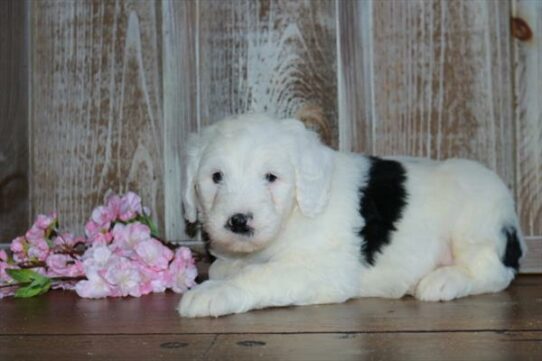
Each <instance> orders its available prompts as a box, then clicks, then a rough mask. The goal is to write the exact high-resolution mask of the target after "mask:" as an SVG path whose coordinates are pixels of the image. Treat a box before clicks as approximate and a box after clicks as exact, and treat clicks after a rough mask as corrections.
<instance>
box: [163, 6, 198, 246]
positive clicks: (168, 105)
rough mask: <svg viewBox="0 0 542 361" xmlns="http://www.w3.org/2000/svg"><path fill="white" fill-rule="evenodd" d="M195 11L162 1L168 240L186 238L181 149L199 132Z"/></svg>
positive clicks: (196, 20) (166, 233)
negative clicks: (189, 135)
mask: <svg viewBox="0 0 542 361" xmlns="http://www.w3.org/2000/svg"><path fill="white" fill-rule="evenodd" d="M197 25H198V9H197V3H196V2H195V1H173V0H163V1H162V36H163V71H164V74H163V88H164V167H165V169H164V193H165V196H166V197H165V200H164V208H165V209H164V222H165V237H166V239H168V240H181V239H184V238H186V236H185V233H184V217H183V210H182V194H181V189H182V182H183V181H184V173H183V172H184V167H183V163H184V162H183V149H184V146H183V145H184V143H185V141H186V140H187V136H188V134H190V133H191V132H195V131H198V130H199V127H198V124H199V118H198V108H197V106H198V93H197V91H198V69H199V68H198V63H197V60H198V59H197V31H198V28H197Z"/></svg>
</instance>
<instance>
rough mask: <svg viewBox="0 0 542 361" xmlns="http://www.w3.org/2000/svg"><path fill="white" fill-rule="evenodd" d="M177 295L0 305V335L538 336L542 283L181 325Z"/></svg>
mask: <svg viewBox="0 0 542 361" xmlns="http://www.w3.org/2000/svg"><path fill="white" fill-rule="evenodd" d="M179 299H180V296H179V295H176V294H172V293H166V294H155V295H149V296H145V297H141V298H127V299H104V300H88V299H80V298H78V297H77V296H76V295H75V294H73V293H71V292H58V291H56V292H50V293H49V294H47V295H44V296H41V297H38V298H34V299H3V300H0V335H46V334H49V335H52V334H60V335H65V334H66V335H68V334H80V335H85V334H94V335H99V334H166V333H176V334H216V333H299V332H395V331H468V330H471V331H484V330H493V331H509V330H516V331H537V330H538V331H541V330H542V276H527V275H524V276H521V277H519V278H518V279H517V280H516V281H515V282H514V283H513V285H512V286H511V287H510V288H509V289H507V290H506V291H504V292H501V293H497V294H488V295H481V296H476V297H468V298H464V299H460V300H456V301H452V302H445V303H431V302H420V301H417V300H415V299H412V298H404V299H401V300H386V299H376V298H374V299H358V300H352V301H349V302H347V303H344V304H335V305H318V306H303V307H289V308H277V309H268V310H260V311H253V312H249V313H245V314H239V315H233V316H227V317H221V318H217V319H214V318H202V319H185V318H180V317H179V316H178V315H177V313H176V311H175V308H176V306H177V303H178V301H179Z"/></svg>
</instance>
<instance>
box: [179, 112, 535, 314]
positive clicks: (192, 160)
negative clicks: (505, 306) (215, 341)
mask: <svg viewBox="0 0 542 361" xmlns="http://www.w3.org/2000/svg"><path fill="white" fill-rule="evenodd" d="M187 153H188V159H187V171H186V174H187V182H186V189H185V192H184V207H185V214H186V218H187V220H188V221H190V222H196V220H197V219H199V220H200V221H201V223H202V225H203V229H204V231H205V232H206V233H207V234H208V238H209V242H210V243H209V245H210V252H211V253H212V254H213V255H214V256H215V257H216V261H215V262H214V263H213V264H212V265H211V268H210V270H209V278H210V280H209V281H206V282H204V283H202V284H201V285H198V286H196V287H195V288H194V289H192V290H190V291H188V292H187V293H186V294H185V295H184V296H183V297H182V300H181V303H180V306H179V312H180V314H181V315H182V316H186V317H199V316H220V315H225V314H231V313H239V312H245V311H248V310H251V309H258V308H264V307H270V306H286V305H306V304H317V303H332V302H343V301H345V300H348V299H349V298H353V297H391V298H398V297H402V296H404V295H406V294H411V295H413V296H414V297H416V298H418V299H420V300H427V301H442V300H451V299H454V298H458V297H463V296H467V295H475V294H480V293H486V292H497V291H501V290H503V289H504V288H506V287H507V286H508V285H509V284H510V282H511V280H512V279H513V278H514V275H515V274H516V273H517V270H518V267H519V259H520V258H521V257H522V255H523V254H524V253H525V246H524V242H523V239H522V236H521V232H520V230H519V227H518V219H517V216H516V213H515V211H514V202H513V199H512V197H511V195H510V192H509V191H508V189H507V188H506V186H505V185H504V184H503V183H502V182H501V180H500V179H499V178H498V177H497V176H496V175H495V174H494V173H493V172H491V171H489V170H488V169H486V168H484V167H483V166H482V165H480V164H478V163H475V162H472V161H468V160H461V159H451V160H446V161H443V162H437V161H431V160H427V159H418V158H376V157H366V156H362V155H357V154H351V153H350V154H348V153H339V152H336V151H334V150H332V149H330V148H328V147H326V146H324V145H323V144H321V142H320V141H319V139H318V136H317V135H316V134H315V133H314V132H312V131H309V130H307V129H306V128H305V127H304V126H303V124H302V123H301V122H299V121H297V120H293V119H285V120H276V119H272V118H269V117H267V116H264V115H259V114H246V115H241V116H237V117H233V118H229V119H226V120H223V121H221V122H218V123H216V124H214V125H211V126H209V127H207V128H206V129H204V130H203V131H202V132H201V134H200V135H194V136H193V137H192V138H191V139H190V141H189V145H188V152H187Z"/></svg>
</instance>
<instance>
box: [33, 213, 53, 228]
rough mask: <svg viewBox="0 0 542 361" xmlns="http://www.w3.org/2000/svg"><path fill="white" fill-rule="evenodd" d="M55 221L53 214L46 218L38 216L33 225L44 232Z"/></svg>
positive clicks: (41, 215) (42, 215) (43, 215)
mask: <svg viewBox="0 0 542 361" xmlns="http://www.w3.org/2000/svg"><path fill="white" fill-rule="evenodd" d="M56 220H57V215H56V213H53V214H51V215H50V216H46V215H45V214H39V215H38V218H37V219H36V222H35V223H34V225H35V226H36V227H38V228H40V229H41V230H43V231H45V230H46V229H48V228H49V227H50V226H51V225H53V224H54V223H55V222H56Z"/></svg>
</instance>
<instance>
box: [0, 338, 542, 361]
mask: <svg viewBox="0 0 542 361" xmlns="http://www.w3.org/2000/svg"><path fill="white" fill-rule="evenodd" d="M541 340H542V332H505V333H496V332H476V333H471V332H453V333H452V332H443V333H438V334H431V333H417V332H414V333H401V332H394V333H388V334H381V333H380V334H379V333H377V334H363V333H343V334H341V333H339V334H294V335H283V334H282V335H281V334H256V335H254V334H252V335H251V334H247V335H213V334H209V335H183V334H171V335H144V336H133V335H107V336H88V335H77V336H56V337H55V336H40V335H34V336H11V337H10V336H0V358H2V359H4V358H5V359H14V360H28V361H31V360H37V361H43V360H55V361H62V360H67V361H68V360H70V361H71V360H96V359H103V360H108V361H114V360H220V361H222V360H247V361H253V360H271V361H275V360H311V361H312V360H322V361H329V360H356V361H359V360H400V361H410V360H412V361H423V360H427V361H438V360H448V361H451V360H458V361H466V360H476V361H485V360H487V361H500V360H502V361H509V360H536V359H537V357H539V356H540V355H541V354H542V342H541ZM66 345H69V346H66ZM421 345H423V346H421ZM36 350H39V352H36Z"/></svg>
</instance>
